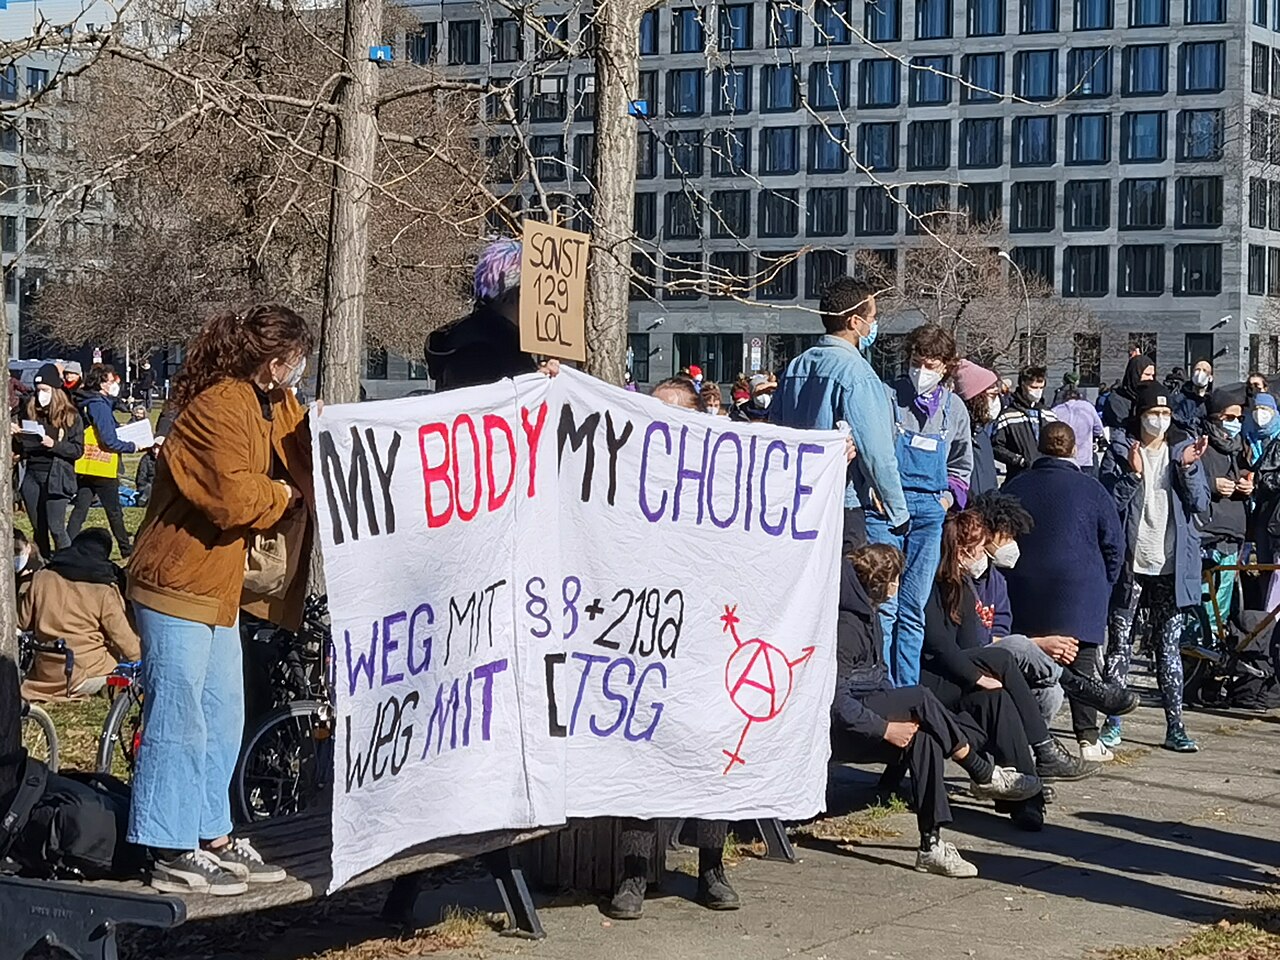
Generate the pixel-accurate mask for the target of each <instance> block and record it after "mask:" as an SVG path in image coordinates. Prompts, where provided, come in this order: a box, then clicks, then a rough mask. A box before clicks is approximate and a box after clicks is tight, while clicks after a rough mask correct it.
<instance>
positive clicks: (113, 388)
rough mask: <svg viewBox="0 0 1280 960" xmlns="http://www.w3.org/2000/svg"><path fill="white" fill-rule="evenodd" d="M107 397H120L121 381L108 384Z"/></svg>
mask: <svg viewBox="0 0 1280 960" xmlns="http://www.w3.org/2000/svg"><path fill="white" fill-rule="evenodd" d="M107 396H108V397H118V396H120V381H119V380H117V381H116V382H115V383H108V384H107Z"/></svg>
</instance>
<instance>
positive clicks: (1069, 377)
mask: <svg viewBox="0 0 1280 960" xmlns="http://www.w3.org/2000/svg"><path fill="white" fill-rule="evenodd" d="M1062 382H1063V383H1069V384H1071V386H1073V387H1078V386H1080V374H1078V373H1076V372H1075V371H1074V370H1073V371H1071V372H1070V373H1064V374H1063V375H1062Z"/></svg>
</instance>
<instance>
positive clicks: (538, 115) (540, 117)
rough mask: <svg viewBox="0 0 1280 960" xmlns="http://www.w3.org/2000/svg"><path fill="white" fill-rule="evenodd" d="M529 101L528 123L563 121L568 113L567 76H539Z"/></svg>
mask: <svg viewBox="0 0 1280 960" xmlns="http://www.w3.org/2000/svg"><path fill="white" fill-rule="evenodd" d="M533 83H534V85H535V86H534V94H533V97H532V99H531V100H530V101H529V122H530V123H563V122H564V120H565V117H567V116H568V115H569V78H568V77H539V78H538V79H537V80H535V81H533Z"/></svg>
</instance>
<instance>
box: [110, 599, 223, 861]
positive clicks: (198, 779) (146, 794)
mask: <svg viewBox="0 0 1280 960" xmlns="http://www.w3.org/2000/svg"><path fill="white" fill-rule="evenodd" d="M136 611H137V619H138V632H139V633H140V634H141V637H142V689H143V700H142V744H141V746H140V747H139V749H138V767H137V770H135V771H134V775H133V803H132V805H131V807H130V810H129V840H130V841H131V842H133V843H140V844H144V845H146V846H149V847H162V848H166V849H170V850H194V849H196V847H197V846H199V843H200V841H201V840H216V839H218V838H219V837H222V836H225V835H226V834H228V833H230V832H231V800H230V795H229V789H230V787H231V775H232V772H233V771H234V770H235V765H236V757H237V756H238V755H239V753H240V740H241V738H242V737H243V735H244V675H243V673H242V672H241V666H240V630H239V628H238V627H235V626H231V627H211V626H209V625H207V624H204V623H196V622H195V621H192V620H183V619H180V618H178V617H171V616H168V615H167V614H163V613H157V612H156V611H155V610H151V609H148V608H147V607H144V606H140V605H139V606H137V607H136Z"/></svg>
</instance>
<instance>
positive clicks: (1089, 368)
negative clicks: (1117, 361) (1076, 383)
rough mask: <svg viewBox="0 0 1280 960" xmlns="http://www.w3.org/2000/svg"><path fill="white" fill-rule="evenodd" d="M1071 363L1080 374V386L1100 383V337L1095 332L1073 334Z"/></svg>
mask: <svg viewBox="0 0 1280 960" xmlns="http://www.w3.org/2000/svg"><path fill="white" fill-rule="evenodd" d="M1072 340H1073V346H1074V349H1073V351H1072V365H1073V366H1074V367H1075V370H1076V373H1077V374H1078V375H1079V376H1080V386H1082V387H1098V386H1101V385H1102V337H1101V336H1099V335H1098V334H1096V333H1077V334H1075V335H1074V336H1073V338H1072Z"/></svg>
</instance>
